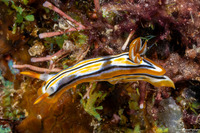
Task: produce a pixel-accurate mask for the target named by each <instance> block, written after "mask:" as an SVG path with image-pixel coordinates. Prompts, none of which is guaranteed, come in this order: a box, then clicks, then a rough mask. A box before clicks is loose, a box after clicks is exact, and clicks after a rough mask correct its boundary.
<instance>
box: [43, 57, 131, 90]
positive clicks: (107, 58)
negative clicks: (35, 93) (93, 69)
mask: <svg viewBox="0 0 200 133" xmlns="http://www.w3.org/2000/svg"><path fill="white" fill-rule="evenodd" d="M124 55H128V53H124V54H121V55H119V56H116V57H103V58H102V59H100V60H97V61H92V62H88V63H87V64H83V65H81V66H79V67H76V68H74V69H71V70H68V71H65V72H63V73H60V74H59V75H57V76H56V77H55V78H54V79H52V80H51V81H50V82H49V83H48V84H47V85H46V87H45V89H47V88H48V86H49V85H50V84H51V82H53V81H54V80H56V79H57V78H58V77H59V76H60V75H63V74H65V73H68V72H70V71H74V70H75V69H79V68H81V67H84V66H87V65H90V64H92V63H97V62H100V61H104V60H110V59H113V58H119V57H121V56H124ZM79 63H80V62H79ZM75 65H76V64H75ZM75 65H73V66H75ZM73 66H71V67H73ZM71 67H69V68H66V69H70V68H71ZM66 69H64V70H66ZM64 70H62V71H64Z"/></svg>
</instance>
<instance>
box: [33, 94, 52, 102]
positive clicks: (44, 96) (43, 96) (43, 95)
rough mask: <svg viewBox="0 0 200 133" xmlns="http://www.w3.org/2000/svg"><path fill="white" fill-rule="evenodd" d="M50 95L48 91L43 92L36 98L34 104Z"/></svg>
mask: <svg viewBox="0 0 200 133" xmlns="http://www.w3.org/2000/svg"><path fill="white" fill-rule="evenodd" d="M48 96H49V94H48V93H47V92H46V93H44V94H42V95H41V96H39V97H38V98H37V99H36V100H35V102H34V104H37V103H39V102H40V101H42V100H43V99H45V98H46V97H48Z"/></svg>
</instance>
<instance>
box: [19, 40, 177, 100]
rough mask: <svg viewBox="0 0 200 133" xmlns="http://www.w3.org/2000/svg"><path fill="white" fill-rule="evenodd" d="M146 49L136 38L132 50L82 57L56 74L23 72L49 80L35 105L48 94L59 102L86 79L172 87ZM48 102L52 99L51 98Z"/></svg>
mask: <svg viewBox="0 0 200 133" xmlns="http://www.w3.org/2000/svg"><path fill="white" fill-rule="evenodd" d="M146 49H147V42H145V43H144V44H143V45H142V41H141V38H136V39H135V40H133V41H132V42H131V44H130V46H129V52H125V53H122V54H119V55H113V56H106V57H99V58H93V59H87V60H83V61H81V62H79V63H77V64H75V65H73V66H71V67H69V68H67V69H64V70H62V71H60V72H59V73H57V74H37V73H34V72H29V71H25V72H21V74H24V75H28V76H31V77H34V78H38V79H41V80H44V81H46V82H45V84H44V85H43V86H42V87H41V89H40V90H39V92H40V96H39V97H38V98H37V99H36V101H35V103H34V104H37V103H39V102H40V101H41V100H43V99H44V98H46V97H49V98H50V99H51V101H52V102H56V101H57V100H58V98H59V97H60V96H61V94H62V93H64V91H66V90H68V89H70V88H73V87H75V86H76V85H78V84H80V83H83V82H94V81H108V82H110V83H112V84H115V83H117V82H119V81H120V82H131V81H138V80H142V81H146V82H149V83H150V84H152V85H154V86H156V87H160V86H166V87H173V88H175V86H174V83H173V81H172V80H171V79H170V78H168V77H167V76H165V75H164V74H165V72H166V71H165V69H164V68H163V67H161V66H160V65H158V64H156V63H155V62H153V61H152V60H150V59H148V58H145V57H141V55H144V54H145V52H146ZM48 101H49V100H48Z"/></svg>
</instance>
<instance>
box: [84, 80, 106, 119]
mask: <svg viewBox="0 0 200 133" xmlns="http://www.w3.org/2000/svg"><path fill="white" fill-rule="evenodd" d="M96 85H97V83H93V84H92V88H91V90H90V93H89V98H88V99H87V100H85V99H83V96H82V94H80V96H81V97H82V99H81V100H80V102H81V104H82V105H83V108H84V110H85V111H86V112H87V113H88V114H90V115H92V116H94V117H95V118H96V119H97V120H98V121H101V120H102V118H101V116H100V114H99V113H98V112H97V110H102V109H103V106H95V103H97V102H101V101H102V100H103V99H104V98H105V97H106V95H107V93H102V92H101V91H99V92H96V91H94V89H95V88H96Z"/></svg>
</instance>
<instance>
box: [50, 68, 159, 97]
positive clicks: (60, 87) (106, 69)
mask: <svg viewBox="0 0 200 133" xmlns="http://www.w3.org/2000/svg"><path fill="white" fill-rule="evenodd" d="M143 66H145V65H143ZM134 67H136V66H134ZM114 68H127V67H126V66H111V67H107V68H105V69H102V70H99V71H97V72H94V73H91V74H87V75H83V76H79V77H76V78H74V79H71V80H70V81H68V82H66V83H64V84H62V85H61V86H59V87H58V89H57V90H56V92H58V91H59V90H60V89H62V88H63V87H64V86H66V85H68V84H70V83H72V82H74V81H76V80H79V79H81V78H82V77H88V76H92V75H96V74H99V73H101V72H104V71H108V70H111V69H114ZM125 75H126V74H125ZM127 75H144V76H149V77H152V78H157V79H163V78H162V77H159V76H154V75H149V74H143V73H141V74H127ZM118 76H120V75H118ZM115 77H117V76H115ZM56 92H54V93H53V94H52V95H50V96H53V95H54V94H55V93H56Z"/></svg>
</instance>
